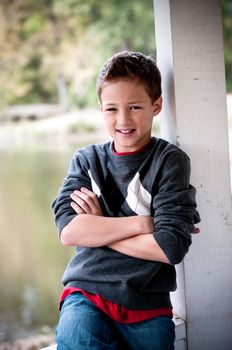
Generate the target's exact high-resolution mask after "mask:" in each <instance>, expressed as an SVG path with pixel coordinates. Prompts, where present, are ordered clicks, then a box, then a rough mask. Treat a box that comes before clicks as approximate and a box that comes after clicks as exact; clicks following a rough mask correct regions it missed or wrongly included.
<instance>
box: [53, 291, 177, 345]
mask: <svg viewBox="0 0 232 350" xmlns="http://www.w3.org/2000/svg"><path fill="white" fill-rule="evenodd" d="M174 341H175V326H174V323H173V321H172V320H171V318H170V317H166V316H161V317H156V318H153V319H150V320H146V321H143V322H138V323H130V324H124V323H120V322H116V321H114V320H112V319H111V318H110V317H108V316H107V315H106V314H105V313H104V312H102V311H101V310H99V309H98V308H97V307H96V306H95V305H94V304H92V303H91V302H90V301H89V300H88V299H87V298H86V297H85V296H84V295H82V294H80V293H74V294H71V295H69V296H68V297H66V299H65V300H64V303H63V305H62V309H61V313H60V320H59V324H58V327H57V334H56V342H57V344H58V347H57V349H58V350H89V349H91V350H106V349H107V350H129V349H130V350H174Z"/></svg>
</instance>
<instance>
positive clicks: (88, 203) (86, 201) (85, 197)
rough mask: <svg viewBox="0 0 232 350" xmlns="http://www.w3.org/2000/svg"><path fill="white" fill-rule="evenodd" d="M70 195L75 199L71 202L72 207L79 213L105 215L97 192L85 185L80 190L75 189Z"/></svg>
mask: <svg viewBox="0 0 232 350" xmlns="http://www.w3.org/2000/svg"><path fill="white" fill-rule="evenodd" d="M70 197H71V199H72V200H73V202H71V207H72V208H73V209H74V210H75V212H76V213H77V214H92V215H98V216H103V213H102V209H101V206H100V204H99V201H98V198H97V195H96V193H94V192H92V191H90V190H88V189H87V188H85V187H81V189H80V190H75V191H74V192H73V193H71V195H70Z"/></svg>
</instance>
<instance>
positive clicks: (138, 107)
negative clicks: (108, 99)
mask: <svg viewBox="0 0 232 350" xmlns="http://www.w3.org/2000/svg"><path fill="white" fill-rule="evenodd" d="M141 108H142V107H141V106H131V109H132V111H133V110H137V109H141Z"/></svg>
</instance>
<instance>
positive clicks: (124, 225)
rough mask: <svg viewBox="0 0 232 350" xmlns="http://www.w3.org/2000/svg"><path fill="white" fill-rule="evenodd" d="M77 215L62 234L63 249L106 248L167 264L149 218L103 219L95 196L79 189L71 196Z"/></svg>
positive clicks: (90, 192)
mask: <svg viewBox="0 0 232 350" xmlns="http://www.w3.org/2000/svg"><path fill="white" fill-rule="evenodd" d="M71 199H72V202H71V206H72V208H73V209H74V210H75V212H76V213H77V214H78V215H77V216H75V217H74V219H72V220H71V221H70V222H69V224H68V225H66V226H65V227H64V228H63V230H62V232H61V242H62V243H63V244H64V245H67V246H72V245H79V246H84V247H93V248H94V247H101V246H108V247H109V248H111V249H113V250H115V251H118V252H120V253H123V254H126V255H129V256H133V257H136V258H139V259H145V260H152V261H160V262H164V263H169V260H168V258H167V256H166V255H165V254H164V252H163V250H162V249H161V248H160V247H159V245H158V243H157V242H156V241H155V239H154V236H153V232H154V223H153V218H152V217H150V216H129V217H117V218H115V217H105V216H103V213H102V210H101V207H100V204H99V201H98V198H97V196H96V194H95V193H94V192H92V191H89V190H88V189H86V188H84V187H82V188H81V189H80V190H76V191H74V192H73V193H72V194H71Z"/></svg>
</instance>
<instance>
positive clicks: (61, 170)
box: [0, 149, 74, 342]
mask: <svg viewBox="0 0 232 350" xmlns="http://www.w3.org/2000/svg"><path fill="white" fill-rule="evenodd" d="M73 151H74V149H70V151H66V152H65V153H62V152H55V151H53V152H47V151H33V152H30V151H18V152H1V153H0V300H1V302H0V342H2V341H6V340H13V339H16V338H19V337H23V336H25V335H26V334H28V333H30V332H33V331H35V332H38V331H43V332H45V331H46V330H48V329H53V327H54V326H55V325H56V323H57V320H58V299H59V295H60V293H61V290H62V285H61V282H60V280H61V277H62V274H63V271H64V268H65V266H66V264H67V262H68V261H69V259H70V257H71V255H72V254H73V248H69V247H64V246H62V245H61V244H60V242H59V241H58V239H57V231H56V227H55V224H54V219H53V214H52V211H51V209H50V205H51V202H52V200H53V198H54V197H55V196H56V194H57V191H58V188H59V187H60V184H61V182H62V180H63V177H64V176H65V174H66V171H67V167H68V163H69V160H70V157H71V155H72V153H73Z"/></svg>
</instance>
